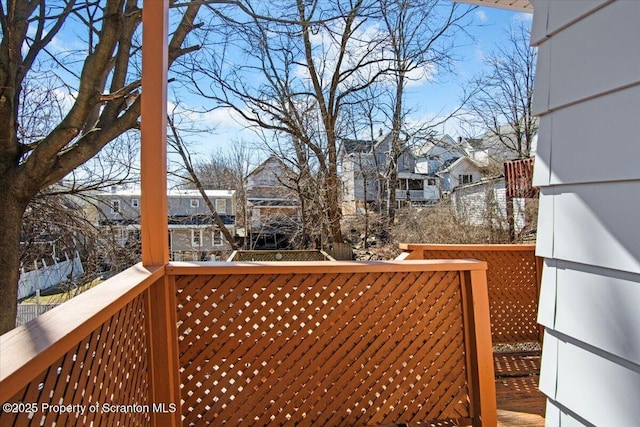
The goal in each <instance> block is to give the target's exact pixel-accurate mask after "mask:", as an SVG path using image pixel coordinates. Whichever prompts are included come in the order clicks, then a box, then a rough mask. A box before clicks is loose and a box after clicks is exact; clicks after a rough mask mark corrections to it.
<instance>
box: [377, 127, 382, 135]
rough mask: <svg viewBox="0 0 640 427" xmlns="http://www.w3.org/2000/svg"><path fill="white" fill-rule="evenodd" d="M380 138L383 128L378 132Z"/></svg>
mask: <svg viewBox="0 0 640 427" xmlns="http://www.w3.org/2000/svg"><path fill="white" fill-rule="evenodd" d="M378 133H379V136H382V128H380V130H379V131H378Z"/></svg>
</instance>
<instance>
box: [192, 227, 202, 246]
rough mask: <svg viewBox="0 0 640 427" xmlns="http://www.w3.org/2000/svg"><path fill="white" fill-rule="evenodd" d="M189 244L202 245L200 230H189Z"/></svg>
mask: <svg viewBox="0 0 640 427" xmlns="http://www.w3.org/2000/svg"><path fill="white" fill-rule="evenodd" d="M191 246H194V247H200V246H202V230H191Z"/></svg>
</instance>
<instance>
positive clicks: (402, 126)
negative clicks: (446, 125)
mask: <svg viewBox="0 0 640 427" xmlns="http://www.w3.org/2000/svg"><path fill="white" fill-rule="evenodd" d="M379 3H380V11H381V16H382V21H383V22H384V28H385V31H386V33H387V34H388V49H389V50H390V52H391V56H390V58H389V61H390V62H391V64H392V66H391V67H390V68H391V70H390V76H391V86H392V87H393V89H392V90H391V91H390V97H389V103H388V111H389V118H390V122H391V143H390V149H389V155H388V166H387V170H386V173H385V175H386V177H387V189H386V190H387V215H388V219H389V221H390V223H391V224H393V222H394V219H395V206H396V193H395V189H396V188H397V183H398V160H399V159H400V157H401V156H402V155H403V154H404V153H405V152H406V150H407V148H408V147H407V144H408V143H409V140H410V139H411V138H412V137H417V136H419V135H424V134H426V135H428V134H429V133H430V131H431V130H432V129H433V128H434V127H436V126H438V124H437V123H426V124H421V125H419V126H417V127H412V128H411V129H410V128H409V125H408V123H407V116H408V113H409V112H410V110H409V108H407V105H406V102H405V98H406V96H407V86H408V85H409V84H410V83H411V82H412V81H414V80H416V79H419V80H433V79H434V76H435V75H436V74H438V73H439V74H446V72H448V71H451V64H452V63H453V61H454V52H455V49H454V48H455V46H456V43H459V38H458V37H457V36H459V35H460V33H465V29H464V25H466V24H468V16H469V13H470V12H471V11H472V10H473V8H469V7H467V6H461V5H460V4H457V3H454V2H446V3H445V2H443V1H441V0H418V1H408V0H382V1H380V2H379ZM465 34H466V33H465ZM459 108H460V107H459ZM452 114H453V113H452Z"/></svg>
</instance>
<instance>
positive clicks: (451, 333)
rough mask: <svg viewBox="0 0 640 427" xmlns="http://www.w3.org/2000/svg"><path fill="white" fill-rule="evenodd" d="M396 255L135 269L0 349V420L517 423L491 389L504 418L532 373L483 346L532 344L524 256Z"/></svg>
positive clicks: (421, 249)
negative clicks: (10, 407)
mask: <svg viewBox="0 0 640 427" xmlns="http://www.w3.org/2000/svg"><path fill="white" fill-rule="evenodd" d="M402 247H403V249H404V250H405V254H404V255H403V256H401V258H402V259H398V260H394V261H386V262H336V261H330V262H322V261H310V262H244V263H169V264H167V265H165V266H164V267H156V268H145V267H143V266H142V265H138V266H135V267H133V268H131V269H129V270H127V271H125V272H123V273H121V274H119V275H117V276H115V277H113V278H112V279H110V280H108V281H106V282H104V283H103V284H101V285H100V286H98V287H95V288H94V289H92V290H90V291H88V292H86V293H84V294H82V295H80V296H78V297H76V298H74V299H73V300H71V301H69V302H67V303H65V304H63V305H61V306H59V307H58V308H56V309H54V310H52V311H50V312H47V313H45V314H43V315H42V316H40V317H39V318H37V319H36V320H34V321H32V322H30V323H28V324H27V325H25V326H22V327H19V328H17V329H15V330H14V331H11V332H9V333H7V334H5V335H3V336H2V337H0V349H2V353H3V357H2V358H1V360H0V368H1V369H0V395H1V398H2V399H1V400H2V401H3V402H10V403H13V404H14V406H15V407H14V409H16V410H19V411H17V413H11V412H9V413H7V411H5V412H4V413H3V414H2V415H0V424H1V425H26V424H28V423H29V422H32V423H35V424H36V425H40V424H44V425H50V424H52V423H54V422H55V424H56V425H68V424H70V423H71V424H74V423H75V424H84V425H87V424H90V423H91V422H100V423H103V424H106V425H116V424H118V423H121V424H123V425H134V426H138V425H159V426H164V425H202V424H215V425H225V424H227V425H236V424H239V423H246V424H249V425H283V424H289V423H290V424H291V425H325V426H343V425H347V426H354V425H398V424H410V423H417V422H420V423H425V422H432V423H440V424H439V425H472V424H473V425H474V426H475V425H482V426H495V425H505V426H506V425H525V424H523V421H522V418H517V421H514V422H513V423H512V424H509V423H504V422H503V423H500V424H497V421H496V419H497V412H496V384H498V394H497V397H498V402H499V403H500V406H501V407H503V408H508V409H511V411H500V416H501V418H504V417H505V416H506V417H513V416H514V412H513V411H514V410H517V409H518V406H517V405H516V406H514V403H515V402H514V400H515V397H514V392H517V391H515V390H512V389H508V388H506V389H505V387H507V386H508V385H507V386H505V384H507V383H508V382H509V381H510V382H511V383H512V387H515V388H517V389H519V390H521V389H522V388H524V387H525V386H526V387H528V388H534V389H535V386H536V384H535V376H534V375H533V376H532V375H529V374H532V372H530V370H531V367H530V366H529V367H528V366H525V365H531V363H534V362H531V361H530V358H524V359H522V358H521V359H516V358H514V357H513V356H512V355H511V354H495V355H494V354H493V353H492V340H493V343H494V344H500V343H513V342H527V341H532V340H533V341H538V340H539V337H540V335H539V330H538V327H537V324H536V323H535V316H533V317H532V314H531V313H535V309H536V306H537V292H538V283H539V281H538V274H539V266H540V264H539V260H537V259H536V258H535V257H534V256H533V247H532V246H530V245H520V246H518V245H497V246H481V247H478V246H473V245H470V246H446V245H445V246H433V245H403V246H402ZM442 256H453V257H455V258H462V257H468V258H479V259H485V260H487V261H470V260H442V259H440V260H430V259H425V258H437V257H442ZM411 258H413V259H411ZM487 264H488V265H489V270H488V272H485V270H486V268H487ZM487 278H488V279H487ZM490 324H491V326H490ZM492 337H493V338H492ZM494 359H495V361H494ZM494 363H495V366H496V369H497V370H496V372H497V374H498V380H497V381H496V382H494ZM534 364H535V363H534ZM534 368H535V367H534ZM514 371H526V372H525V373H526V374H527V375H526V378H523V377H522V376H518V375H517V372H514ZM501 374H505V376H503V377H501V376H500V375H501ZM533 374H535V372H533ZM529 394H530V393H529ZM529 397H530V396H529ZM522 398H523V399H525V398H527V396H522ZM56 405H71V406H56ZM61 408H65V411H64V412H61V411H62V409H61ZM66 409H69V410H66ZM525 412H526V411H525ZM529 412H531V411H529ZM538 419H539V420H541V418H540V417H538ZM427 425H428V424H427ZM531 425H540V424H539V423H538V424H531Z"/></svg>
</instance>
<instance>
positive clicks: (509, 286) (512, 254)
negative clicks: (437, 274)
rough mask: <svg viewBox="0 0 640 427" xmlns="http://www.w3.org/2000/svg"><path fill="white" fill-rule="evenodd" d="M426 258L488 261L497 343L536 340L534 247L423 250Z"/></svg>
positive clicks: (494, 335)
mask: <svg viewBox="0 0 640 427" xmlns="http://www.w3.org/2000/svg"><path fill="white" fill-rule="evenodd" d="M424 258H425V259H477V260H481V261H486V262H487V264H488V267H489V268H488V270H487V285H488V289H489V310H490V314H491V334H492V339H493V343H494V344H503V343H519V342H537V341H539V339H540V335H539V326H538V323H537V312H538V297H539V283H538V277H537V270H536V268H537V267H536V257H535V254H534V250H533V248H532V249H531V250H530V251H523V250H514V251H506V250H481V249H478V250H455V249H449V250H438V249H428V250H424Z"/></svg>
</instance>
